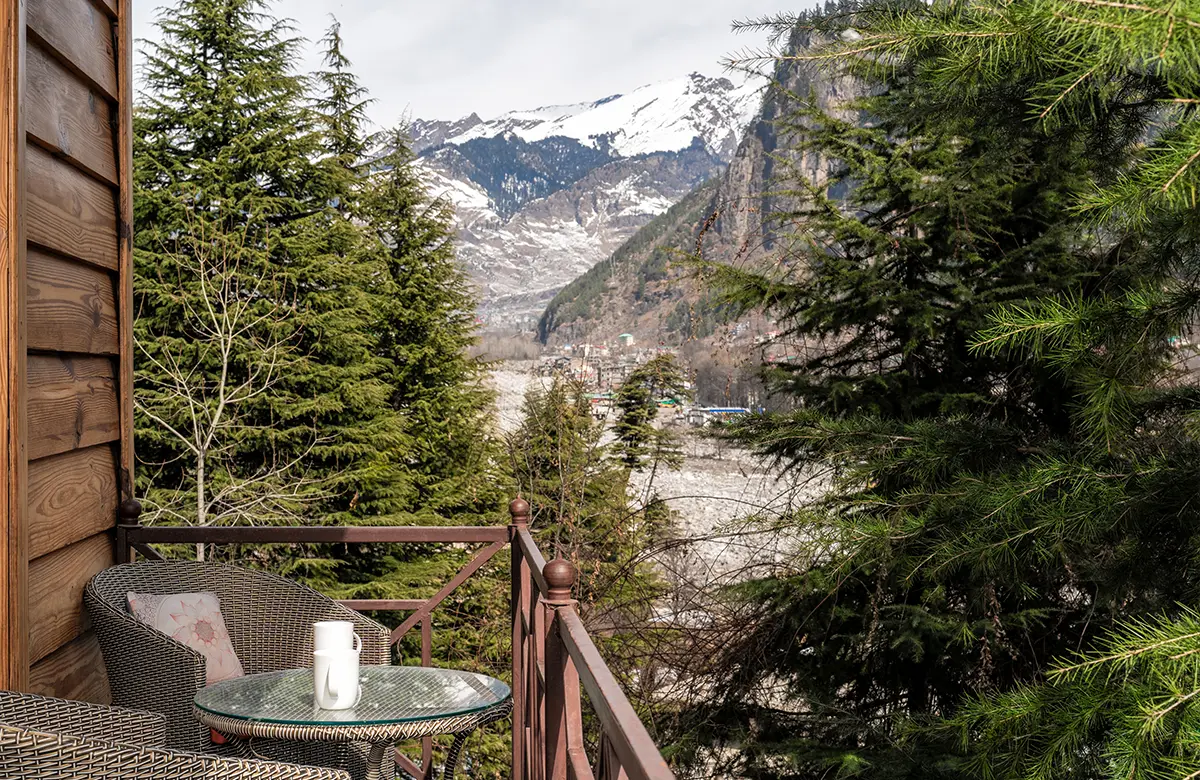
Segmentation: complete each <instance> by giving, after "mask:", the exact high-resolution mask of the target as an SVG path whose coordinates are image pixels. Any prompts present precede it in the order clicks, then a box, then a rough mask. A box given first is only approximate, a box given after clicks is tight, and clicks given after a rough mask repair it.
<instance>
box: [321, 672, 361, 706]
mask: <svg viewBox="0 0 1200 780" xmlns="http://www.w3.org/2000/svg"><path fill="white" fill-rule="evenodd" d="M355 672H357V669H355V668H353V667H349V666H345V665H342V664H330V666H329V671H328V672H327V673H326V675H325V692H326V693H328V694H329V695H330V696H332V697H333V698H334V699H337V698H338V697H339V696H341V694H342V692H343V691H348V690H350V688H351V686H354V687H357V686H358V675H357V674H355ZM357 703H358V701H357V697H356V700H355V704H357Z"/></svg>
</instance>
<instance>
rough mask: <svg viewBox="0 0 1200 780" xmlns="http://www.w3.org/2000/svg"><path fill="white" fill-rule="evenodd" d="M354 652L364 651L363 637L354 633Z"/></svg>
mask: <svg viewBox="0 0 1200 780" xmlns="http://www.w3.org/2000/svg"><path fill="white" fill-rule="evenodd" d="M354 652H356V653H361V652H362V637H361V636H359V635H358V634H355V635H354Z"/></svg>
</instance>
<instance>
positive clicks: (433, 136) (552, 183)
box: [412, 74, 761, 328]
mask: <svg viewBox="0 0 1200 780" xmlns="http://www.w3.org/2000/svg"><path fill="white" fill-rule="evenodd" d="M760 102H761V90H760V85H759V84H756V83H752V82H750V83H743V84H735V83H734V82H732V81H730V80H729V79H724V78H716V79H714V78H707V77H704V76H701V75H699V74H692V75H690V76H686V77H683V78H681V79H674V80H671V81H666V82H662V83H659V84H652V85H649V86H646V87H642V88H640V89H636V90H634V91H632V92H630V93H628V94H627V95H614V96H612V97H608V98H605V99H603V100H598V101H595V102H592V103H582V104H577V105H567V106H549V107H545V108H540V109H536V110H533V111H519V112H512V113H510V114H506V115H504V116H501V117H497V118H496V119H492V120H487V121H485V120H482V119H480V118H479V117H478V116H477V115H474V114H472V115H471V116H469V117H466V118H464V119H460V120H456V121H454V122H444V121H417V122H414V123H413V126H412V135H413V148H414V150H415V151H416V152H417V153H418V155H419V159H418V162H419V164H420V166H421V167H422V169H423V170H424V171H425V173H426V175H427V178H428V180H429V182H430V187H431V191H432V192H433V194H435V195H439V196H445V197H447V198H449V199H450V200H451V201H452V202H453V203H454V204H455V206H456V211H457V215H458V227H459V233H458V241H457V245H458V253H459V257H460V259H461V261H462V262H463V264H464V266H465V267H466V268H467V270H468V271H469V273H470V275H471V277H472V278H473V279H474V280H475V282H476V283H477V284H478V286H479V288H480V293H481V306H480V316H481V318H482V319H483V321H484V322H485V324H486V325H487V326H490V327H497V328H511V327H530V326H532V325H533V323H534V322H536V319H537V317H538V315H539V314H541V312H542V310H543V309H544V308H545V305H546V302H547V301H548V300H549V299H550V298H551V297H553V296H554V294H555V293H556V292H557V291H558V290H559V289H560V288H561V287H562V286H563V285H564V284H566V283H567V282H569V281H571V280H572V279H574V278H576V277H577V276H579V275H580V274H581V273H584V272H586V271H587V270H588V269H590V268H592V267H593V266H595V265H596V263H598V262H600V261H601V260H603V259H604V258H606V257H608V256H610V255H611V254H612V253H613V251H614V250H615V249H616V248H617V247H619V246H620V245H621V244H622V243H623V242H625V241H626V240H627V239H629V238H630V237H631V236H632V235H633V234H634V233H635V232H636V231H637V230H638V229H639V228H641V227H642V226H644V225H645V224H647V223H648V222H650V221H651V220H652V219H654V218H655V217H656V216H658V215H660V214H662V213H664V212H665V211H666V210H667V209H669V208H670V207H671V206H672V205H673V204H674V203H676V202H677V201H679V200H680V199H681V198H682V197H684V196H685V195H687V194H688V193H689V192H691V191H692V190H693V189H694V188H695V187H696V186H697V185H698V184H700V183H701V182H703V181H705V180H708V179H711V178H713V177H715V176H716V175H718V174H719V173H720V172H721V171H722V170H723V169H724V167H725V165H726V164H727V163H728V162H729V160H730V159H731V158H732V156H733V154H734V153H735V151H736V150H737V148H738V139H739V138H740V137H741V135H742V132H743V130H744V128H745V126H746V124H747V122H749V121H750V119H751V118H752V117H753V116H754V115H755V113H756V111H757V109H758V107H759V104H760Z"/></svg>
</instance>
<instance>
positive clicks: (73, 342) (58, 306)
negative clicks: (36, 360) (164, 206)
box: [25, 248, 121, 355]
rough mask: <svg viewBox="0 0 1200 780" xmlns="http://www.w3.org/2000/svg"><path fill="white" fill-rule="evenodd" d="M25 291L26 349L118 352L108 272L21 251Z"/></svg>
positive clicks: (113, 295) (112, 285) (113, 293)
mask: <svg viewBox="0 0 1200 780" xmlns="http://www.w3.org/2000/svg"><path fill="white" fill-rule="evenodd" d="M25 289H26V300H25V308H26V313H27V315H26V316H27V320H28V324H27V331H26V334H25V340H26V345H27V346H28V348H29V349H35V350H47V351H53V352H76V353H83V354H91V355H117V354H119V353H120V346H121V345H120V336H119V333H118V328H117V303H116V292H117V291H116V289H115V283H114V280H113V278H112V274H109V273H105V272H104V271H101V270H99V269H97V268H92V267H91V266H88V265H85V264H83V263H78V262H75V261H72V260H67V259H64V258H61V257H55V256H54V255H51V254H49V253H47V252H44V251H41V250H39V249H34V248H30V249H29V250H27V252H26V255H25Z"/></svg>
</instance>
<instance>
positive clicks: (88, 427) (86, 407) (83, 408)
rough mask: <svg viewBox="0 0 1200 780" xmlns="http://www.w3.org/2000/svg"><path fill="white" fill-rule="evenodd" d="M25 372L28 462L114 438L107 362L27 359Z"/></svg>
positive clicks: (111, 370) (113, 396)
mask: <svg viewBox="0 0 1200 780" xmlns="http://www.w3.org/2000/svg"><path fill="white" fill-rule="evenodd" d="M26 372H27V377H26V384H27V388H28V396H29V400H28V407H27V409H28V411H27V418H28V427H29V434H28V442H27V445H26V451H27V453H28V457H29V460H31V461H33V460H37V459H38V458H45V457H47V456H50V455H57V454H58V453H60V452H67V451H69V450H75V449H79V448H82V447H91V446H93V445H96V444H103V443H105V442H110V441H113V440H114V439H116V438H117V437H118V436H119V435H120V425H119V418H118V409H117V382H116V375H115V373H116V372H115V366H114V365H113V361H112V360H110V359H108V358H92V357H89V358H69V357H60V356H46V355H30V356H29V361H28V364H27V368H26Z"/></svg>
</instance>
